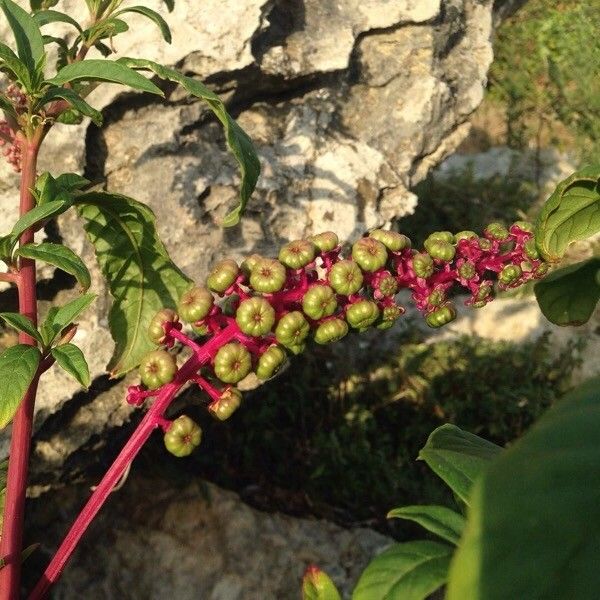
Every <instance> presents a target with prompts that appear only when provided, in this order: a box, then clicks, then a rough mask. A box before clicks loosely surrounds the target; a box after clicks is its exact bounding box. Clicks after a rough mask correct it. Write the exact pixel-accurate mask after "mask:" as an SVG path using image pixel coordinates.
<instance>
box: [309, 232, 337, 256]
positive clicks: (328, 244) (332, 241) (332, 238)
mask: <svg viewBox="0 0 600 600" xmlns="http://www.w3.org/2000/svg"><path fill="white" fill-rule="evenodd" d="M310 241H311V242H312V243H313V244H314V245H315V246H316V247H317V248H318V249H319V250H320V251H321V252H331V251H332V250H333V249H334V248H337V246H338V245H339V240H338V236H337V235H336V234H335V233H333V231H324V232H323V233H318V234H317V235H313V236H311V238H310Z"/></svg>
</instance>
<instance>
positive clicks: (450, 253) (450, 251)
mask: <svg viewBox="0 0 600 600" xmlns="http://www.w3.org/2000/svg"><path fill="white" fill-rule="evenodd" d="M424 245H425V250H427V252H428V254H429V256H431V258H435V259H437V260H443V261H444V262H450V261H451V260H452V259H453V258H454V255H455V254H456V249H455V248H454V246H453V245H452V244H451V243H450V242H445V241H442V240H438V239H430V238H428V239H427V240H426V241H425V244H424Z"/></svg>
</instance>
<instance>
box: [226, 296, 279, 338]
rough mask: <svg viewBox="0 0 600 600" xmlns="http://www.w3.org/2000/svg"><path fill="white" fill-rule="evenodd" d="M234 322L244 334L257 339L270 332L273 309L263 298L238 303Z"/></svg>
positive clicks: (273, 320) (273, 321) (272, 321)
mask: <svg viewBox="0 0 600 600" xmlns="http://www.w3.org/2000/svg"><path fill="white" fill-rule="evenodd" d="M235 320H236V322H237V324H238V325H239V326H240V329H241V330H242V331H243V332H244V333H245V334H247V335H252V336H254V337H258V336H261V335H265V334H266V333H269V331H271V327H273V325H274V324H275V309H274V308H273V307H272V306H271V305H270V304H269V302H268V301H267V300H265V299H264V298H248V299H246V300H243V301H242V302H241V303H240V305H239V307H238V309H237V312H236V314H235Z"/></svg>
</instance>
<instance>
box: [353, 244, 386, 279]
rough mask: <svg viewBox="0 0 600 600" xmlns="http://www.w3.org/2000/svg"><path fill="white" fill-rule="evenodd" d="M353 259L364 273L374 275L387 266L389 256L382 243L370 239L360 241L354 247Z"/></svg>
mask: <svg viewBox="0 0 600 600" xmlns="http://www.w3.org/2000/svg"><path fill="white" fill-rule="evenodd" d="M352 258H353V259H354V260H355V261H356V262H357V263H358V266H359V267H360V268H361V269H362V270H363V271H368V272H369V273H373V272H374V271H377V270H378V269H381V267H383V266H384V265H385V263H386V261H387V258H388V255H387V250H386V248H385V246H384V245H383V244H382V243H381V242H378V241H377V240H376V239H374V238H371V237H368V238H362V239H360V240H358V241H357V242H356V243H355V244H354V245H353V246H352Z"/></svg>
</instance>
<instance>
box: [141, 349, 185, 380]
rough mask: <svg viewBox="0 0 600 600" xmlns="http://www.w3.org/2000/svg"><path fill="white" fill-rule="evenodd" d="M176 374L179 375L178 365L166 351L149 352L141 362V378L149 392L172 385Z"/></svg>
mask: <svg viewBox="0 0 600 600" xmlns="http://www.w3.org/2000/svg"><path fill="white" fill-rule="evenodd" d="M175 373H177V363H176V362H175V359H174V358H173V357H172V356H171V355H170V354H169V353H168V352H167V351H166V350H154V351H153V352H148V354H146V356H144V358H142V361H141V362H140V377H141V379H142V383H143V384H144V385H145V386H146V387H147V388H148V389H149V390H155V389H157V388H159V387H161V386H163V385H164V384H165V383H170V382H171V381H173V378H174V377H175Z"/></svg>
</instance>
